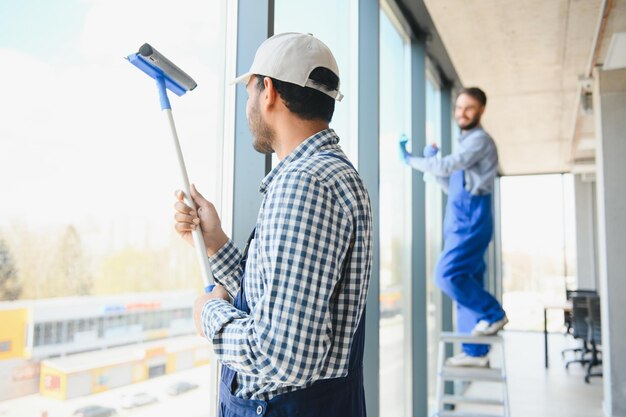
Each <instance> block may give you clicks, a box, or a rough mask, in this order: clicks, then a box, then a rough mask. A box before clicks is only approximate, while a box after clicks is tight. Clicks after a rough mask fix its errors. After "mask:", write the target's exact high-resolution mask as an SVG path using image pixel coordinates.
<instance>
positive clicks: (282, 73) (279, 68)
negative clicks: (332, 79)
mask: <svg viewBox="0 0 626 417" xmlns="http://www.w3.org/2000/svg"><path fill="white" fill-rule="evenodd" d="M317 67H323V68H326V69H328V70H330V71H332V72H333V73H334V74H335V75H336V76H337V78H339V68H338V67H337V61H335V57H333V54H332V52H330V49H328V46H326V45H325V44H324V43H323V42H322V41H320V40H319V39H317V38H316V37H315V36H313V35H311V34H310V33H308V34H307V33H295V32H289V33H281V34H279V35H274V36H272V37H271V38H269V39H266V40H265V41H264V42H263V43H262V44H261V46H259V49H257V51H256V55H255V56H254V62H252V66H251V67H250V70H249V71H248V72H247V73H245V74H243V75H241V76H239V77H237V78H235V80H234V81H233V83H244V84H247V83H248V82H249V81H250V78H251V77H252V76H253V75H255V74H258V75H264V76H266V77H270V78H274V79H277V80H280V81H285V82H288V83H292V84H296V85H299V86H300V87H309V88H313V89H315V90H318V91H321V92H322V93H324V94H326V95H328V96H330V97H332V98H334V99H335V100H337V101H341V99H342V98H343V94H341V92H339V87H337V90H329V89H328V88H326V86H324V85H322V84H319V83H316V82H315V81H313V80H311V79H310V78H309V75H311V72H312V71H313V70H314V69H315V68H317Z"/></svg>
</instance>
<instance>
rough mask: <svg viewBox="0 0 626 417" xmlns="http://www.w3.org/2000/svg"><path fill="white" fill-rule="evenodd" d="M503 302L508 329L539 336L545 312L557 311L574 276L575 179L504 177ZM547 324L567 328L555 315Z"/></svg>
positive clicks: (555, 312)
mask: <svg viewBox="0 0 626 417" xmlns="http://www.w3.org/2000/svg"><path fill="white" fill-rule="evenodd" d="M501 190H502V200H501V201H502V206H501V207H502V264H503V265H502V266H503V268H502V269H503V272H502V273H503V277H502V280H503V301H504V309H505V310H506V312H507V316H508V317H509V320H510V323H509V324H508V326H507V328H508V329H518V330H541V329H542V328H543V307H544V306H545V305H559V304H562V303H563V302H564V300H565V289H566V287H568V283H569V288H571V285H572V282H573V281H575V279H574V277H575V276H576V259H575V256H576V243H575V242H576V240H575V235H574V234H575V225H574V221H575V220H574V194H573V192H574V190H573V177H572V176H571V175H560V174H557V175H533V176H518V177H503V178H502V180H501ZM551 313H552V314H554V315H553V316H552V317H551V319H550V320H548V322H549V323H550V325H551V326H554V327H552V329H558V328H560V327H561V326H562V324H563V313H562V312H560V311H557V310H554V311H552V312H551Z"/></svg>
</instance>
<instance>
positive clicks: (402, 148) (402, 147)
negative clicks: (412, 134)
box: [399, 133, 411, 162]
mask: <svg viewBox="0 0 626 417" xmlns="http://www.w3.org/2000/svg"><path fill="white" fill-rule="evenodd" d="M408 142H409V138H407V137H406V135H405V134H404V133H403V134H402V136H400V142H399V145H400V159H402V160H403V161H404V162H406V161H407V158H408V157H409V156H411V153H410V152H409V151H407V150H406V144H407V143H408Z"/></svg>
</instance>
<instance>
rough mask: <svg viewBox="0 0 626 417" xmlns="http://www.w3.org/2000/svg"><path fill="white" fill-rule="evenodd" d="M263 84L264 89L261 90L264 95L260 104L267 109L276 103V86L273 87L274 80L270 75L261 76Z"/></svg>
mask: <svg viewBox="0 0 626 417" xmlns="http://www.w3.org/2000/svg"><path fill="white" fill-rule="evenodd" d="M263 85H264V87H265V89H264V90H263V93H264V96H263V102H262V105H263V107H265V108H266V109H267V108H269V107H271V106H273V105H274V104H275V103H276V98H277V97H278V92H277V91H276V88H275V87H274V82H273V81H272V79H271V78H270V77H265V78H263Z"/></svg>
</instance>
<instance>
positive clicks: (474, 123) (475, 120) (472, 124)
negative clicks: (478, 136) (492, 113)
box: [457, 116, 480, 130]
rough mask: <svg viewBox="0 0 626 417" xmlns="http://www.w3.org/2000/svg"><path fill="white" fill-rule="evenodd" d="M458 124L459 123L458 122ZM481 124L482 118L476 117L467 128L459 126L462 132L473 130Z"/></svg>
mask: <svg viewBox="0 0 626 417" xmlns="http://www.w3.org/2000/svg"><path fill="white" fill-rule="evenodd" d="M457 124H458V122H457ZM479 124H480V116H476V117H474V118H473V119H472V120H470V121H469V123H467V124H466V125H465V126H461V125H460V124H459V127H460V128H461V129H462V130H472V129H473V128H475V127H476V126H478V125H479Z"/></svg>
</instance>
